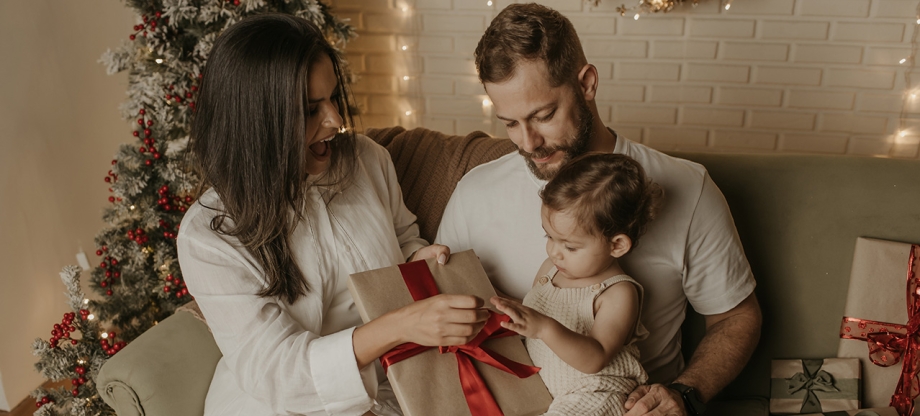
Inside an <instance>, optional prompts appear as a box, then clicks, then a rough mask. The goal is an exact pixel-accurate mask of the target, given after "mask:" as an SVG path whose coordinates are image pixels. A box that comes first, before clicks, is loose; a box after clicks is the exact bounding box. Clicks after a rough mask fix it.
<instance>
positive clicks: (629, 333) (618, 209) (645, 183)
mask: <svg viewBox="0 0 920 416" xmlns="http://www.w3.org/2000/svg"><path fill="white" fill-rule="evenodd" d="M662 195H663V193H662V190H661V188H660V187H659V186H658V185H657V184H655V183H653V182H651V181H650V180H648V179H646V177H645V172H644V171H643V169H642V167H641V166H640V165H639V164H638V163H637V162H636V161H635V160H633V159H632V158H630V157H628V156H625V155H620V154H609V153H605V154H600V153H589V154H586V155H584V156H581V157H579V158H576V159H574V160H572V161H571V162H569V163H568V164H566V165H565V166H563V167H562V168H561V169H560V170H559V173H558V174H557V175H556V177H555V178H554V179H552V180H551V181H550V182H549V183H548V184H546V187H545V188H544V189H543V191H542V192H541V193H540V197H541V198H542V200H543V207H542V211H541V213H542V215H541V216H542V219H543V229H544V230H545V231H546V254H547V255H548V256H549V258H547V259H546V261H544V262H543V265H542V266H541V267H540V271H539V272H538V273H537V277H536V279H535V280H534V283H533V288H532V289H531V290H530V292H529V293H528V294H527V296H525V297H524V301H523V304H521V303H519V302H516V301H514V300H510V299H505V298H499V297H493V298H492V299H491V301H492V303H493V304H494V305H495V307H496V308H497V309H498V310H500V311H501V312H503V313H505V314H507V315H509V316H510V317H511V322H508V323H505V324H503V326H504V327H505V328H508V329H511V330H514V331H517V332H518V333H519V334H521V335H524V336H525V337H527V339H526V345H527V351H528V352H529V353H530V356H531V358H532V359H533V361H534V365H536V366H538V367H541V368H542V370H540V376H541V377H542V378H543V381H544V383H546V387H547V388H548V389H549V392H550V394H552V396H553V402H552V404H551V405H550V407H549V410H548V411H547V413H546V414H547V415H622V414H623V413H625V410H624V409H623V403H624V402H625V400H626V396H627V395H628V394H629V393H630V392H631V391H632V390H633V389H634V388H635V387H636V386H638V385H639V384H642V383H645V382H646V380H647V379H648V375H647V374H646V373H645V370H644V369H643V368H642V366H641V365H640V364H639V350H638V348H637V347H636V344H635V343H636V341H640V340H642V339H645V337H647V336H648V331H646V330H645V328H644V327H643V326H642V324H641V323H640V322H639V314H640V311H641V310H642V286H640V285H639V283H637V282H636V281H635V280H633V279H632V278H630V277H629V276H627V275H626V274H624V273H623V269H622V268H620V265H619V262H618V261H617V259H619V258H620V257H622V256H623V255H625V254H626V253H629V251H630V250H631V249H632V248H633V247H635V246H636V245H637V244H638V243H639V237H640V236H641V235H642V234H643V232H644V231H645V228H646V225H647V224H648V222H649V221H651V220H652V218H654V216H655V212H656V210H657V207H658V205H659V204H660V202H661V200H662V198H661V197H662Z"/></svg>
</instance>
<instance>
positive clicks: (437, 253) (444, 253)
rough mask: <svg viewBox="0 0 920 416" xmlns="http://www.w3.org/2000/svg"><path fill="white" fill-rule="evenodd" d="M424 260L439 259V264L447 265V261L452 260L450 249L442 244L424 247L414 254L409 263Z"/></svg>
mask: <svg viewBox="0 0 920 416" xmlns="http://www.w3.org/2000/svg"><path fill="white" fill-rule="evenodd" d="M424 259H438V264H447V260H449V259H450V247H447V246H445V245H441V244H432V245H430V246H427V247H422V248H420V249H418V251H416V252H415V253H414V254H412V257H410V258H409V261H410V262H411V261H416V260H424Z"/></svg>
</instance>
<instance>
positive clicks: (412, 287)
mask: <svg viewBox="0 0 920 416" xmlns="http://www.w3.org/2000/svg"><path fill="white" fill-rule="evenodd" d="M348 287H349V290H351V293H352V296H353V297H354V300H355V304H356V305H357V306H358V312H359V313H360V315H361V318H362V319H363V320H364V321H365V322H368V321H370V320H372V319H375V318H377V317H379V316H381V315H383V314H385V313H387V312H389V311H391V310H394V309H398V308H400V307H403V306H406V305H408V304H410V303H412V302H414V301H417V300H421V299H423V298H425V297H428V296H433V295H435V294H437V293H445V294H464V295H473V296H476V297H479V298H482V299H483V300H485V301H486V302H487V303H488V299H489V298H491V297H492V296H494V295H495V290H494V289H493V288H492V284H491V283H490V282H489V278H488V276H486V273H485V271H484V270H483V268H482V265H481V264H480V263H479V258H478V257H476V254H475V253H474V252H473V251H472V250H468V251H464V252H460V253H454V254H452V255H451V257H450V261H448V263H447V264H446V265H440V264H437V263H436V262H435V261H434V260H427V261H416V262H412V263H405V264H401V265H398V266H393V267H387V268H383V269H377V270H372V271H368V272H362V273H356V274H353V275H351V277H350V279H349V281H348ZM501 319H507V316H505V315H498V314H497V313H494V312H493V317H492V319H490V321H489V323H488V324H487V325H486V328H484V329H483V331H482V332H481V333H480V335H479V336H478V337H477V339H474V340H473V341H471V342H470V343H469V344H467V345H466V346H462V347H459V348H458V347H440V348H439V347H433V348H425V347H420V346H417V345H415V344H403V345H401V346H399V347H397V348H396V349H394V350H393V351H391V353H392V354H393V355H392V356H384V357H382V358H381V361H382V362H383V364H384V367H386V368H387V377H388V378H389V380H390V383H391V384H392V385H393V391H394V392H395V393H396V398H397V399H398V400H399V404H400V406H401V407H402V410H403V412H404V413H405V414H406V415H410V416H412V415H418V416H421V415H471V414H472V415H480V414H483V415H484V414H497V413H496V412H495V411H494V410H495V409H494V407H490V406H497V407H498V408H500V409H501V411H502V412H504V413H505V414H508V415H522V416H523V415H537V414H541V413H543V412H544V411H546V409H547V408H548V407H549V404H550V402H551V401H552V398H551V396H550V394H549V392H548V391H547V389H546V386H545V385H544V384H543V380H542V379H541V378H540V377H539V376H538V375H537V374H536V373H535V371H536V370H537V369H536V368H533V367H530V368H529V369H528V368H527V367H528V366H532V365H533V362H532V361H531V360H530V356H529V355H528V354H527V350H526V349H525V347H524V344H523V342H521V339H520V337H519V336H518V335H517V334H515V333H513V332H510V331H507V330H504V329H503V328H501V326H500V325H499V324H498V322H499V321H500V320H501ZM490 332H494V333H493V335H492V336H491V337H489V338H488V339H485V340H484V341H482V339H484V338H486V336H487V335H489V333H490ZM479 342H481V345H478V344H479ZM485 362H492V364H486V363H485ZM499 367H504V368H506V369H510V370H512V371H517V375H516V374H513V373H511V372H507V371H504V370H502V369H499ZM471 386H472V387H471ZM493 400H494V401H493ZM490 403H491V404H490ZM489 409H492V410H489Z"/></svg>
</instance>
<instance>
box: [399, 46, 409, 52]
mask: <svg viewBox="0 0 920 416" xmlns="http://www.w3.org/2000/svg"><path fill="white" fill-rule="evenodd" d="M400 49H402V50H404V51H405V50H409V45H402V48H400Z"/></svg>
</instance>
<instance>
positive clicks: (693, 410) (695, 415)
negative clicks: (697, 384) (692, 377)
mask: <svg viewBox="0 0 920 416" xmlns="http://www.w3.org/2000/svg"><path fill="white" fill-rule="evenodd" d="M668 388H669V389H671V390H674V391H676V392H677V393H678V394H680V397H681V398H682V399H683V400H684V406H685V407H686V408H687V413H688V414H690V416H702V414H703V413H706V404H705V403H703V399H701V398H700V393H699V392H698V391H696V389H695V388H693V387H690V386H688V385H685V384H680V383H671V384H670V385H669V386H668Z"/></svg>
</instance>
